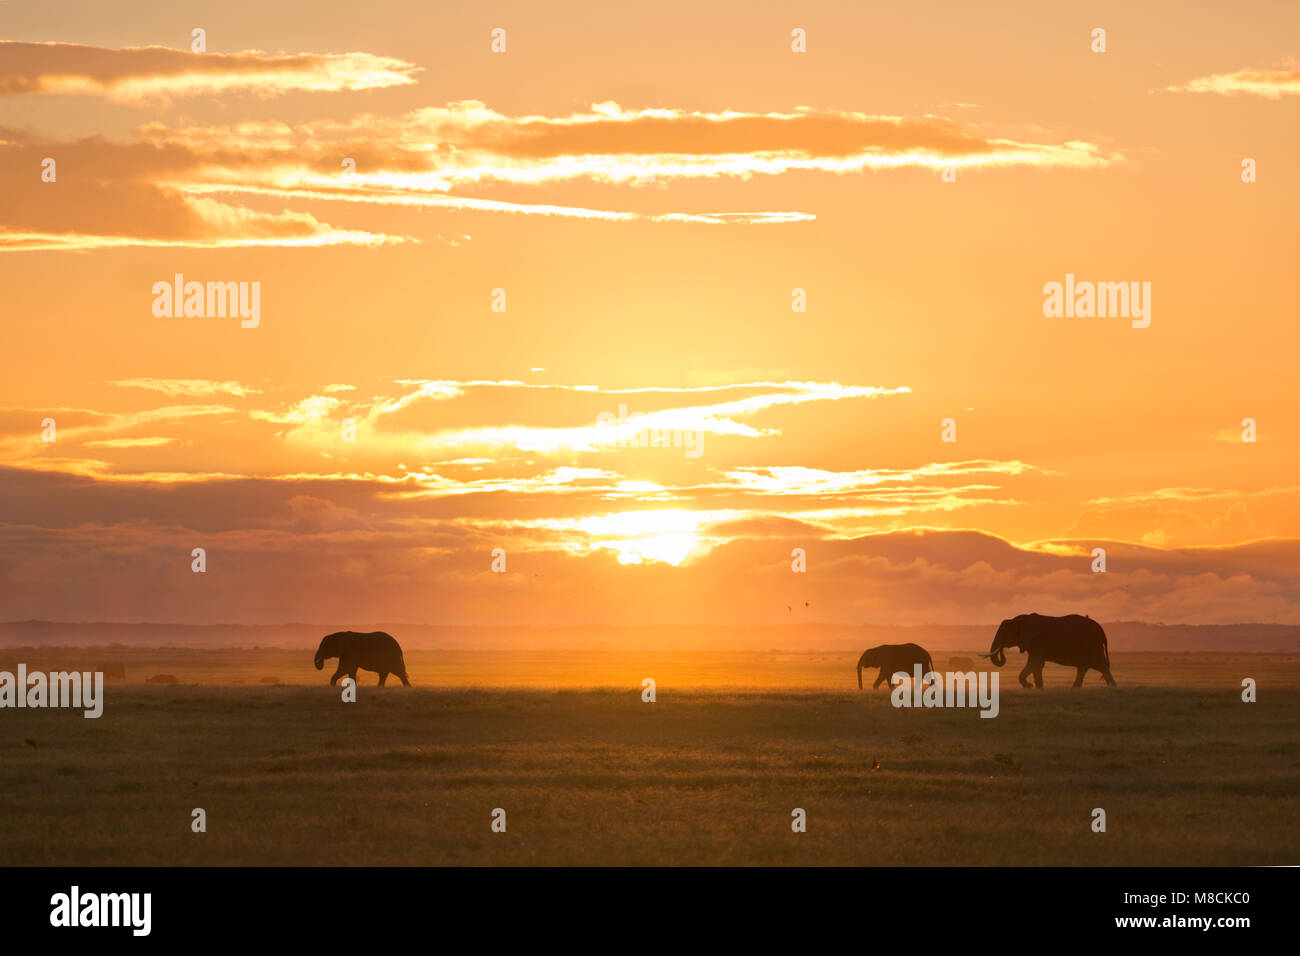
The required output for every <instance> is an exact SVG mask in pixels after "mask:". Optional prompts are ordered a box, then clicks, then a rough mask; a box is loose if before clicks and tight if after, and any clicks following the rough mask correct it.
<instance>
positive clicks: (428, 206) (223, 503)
mask: <svg viewBox="0 0 1300 956" xmlns="http://www.w3.org/2000/svg"><path fill="white" fill-rule="evenodd" d="M196 30H197V31H201V32H198V33H196V32H195V31H196ZM1098 30H1102V31H1104V35H1103V34H1099V33H1098V32H1097V31H1098ZM1298 37H1300V7H1298V6H1297V5H1296V4H1294V3H1290V2H1277V3H1271V2H1254V3H1246V4H1242V5H1238V6H1234V7H1232V8H1231V9H1226V8H1224V7H1223V6H1222V5H1221V4H1210V3H1148V4H1141V5H1134V4H1127V3H1114V4H1111V3H1090V4H1086V5H1084V4H1051V5H1043V4H1037V3H1030V2H1025V3H997V4H992V3H912V4H903V5H893V6H890V7H887V8H876V7H874V6H872V5H863V4H849V3H801V4H796V5H791V4H777V3H755V2H745V3H725V2H724V3H717V4H709V5H707V6H702V5H699V4H686V3H674V2H669V3H660V4H655V5H652V6H637V7H634V8H621V7H618V6H617V5H616V6H614V7H610V6H609V5H607V4H596V3H564V2H561V3H549V4H546V5H545V6H542V5H538V4H524V3H517V4H516V3H483V2H475V3H439V4H420V3H414V2H397V0H374V2H371V3H368V4H366V5H365V6H364V9H362V8H357V7H355V6H354V5H351V4H348V5H343V4H336V3H319V2H315V0H313V2H296V0H287V2H282V3H276V4H265V3H246V2H227V3H222V4H199V3H186V2H174V3H153V2H120V3H114V4H104V3H102V2H98V0H96V2H82V0H59V2H35V0H0V288H3V290H4V295H3V297H2V299H0V321H2V322H3V331H4V348H3V350H0V373H2V375H3V377H2V378H0V602H2V603H0V607H2V608H3V611H2V612H0V616H3V617H4V618H5V619H9V620H22V619H28V618H42V619H51V620H64V621H78V620H95V621H113V620H116V621H175V622H184V623H200V624H201V623H217V622H230V623H279V622H288V621H303V622H329V623H334V622H351V623H353V624H355V625H356V626H358V627H363V626H364V625H366V624H367V623H370V622H375V621H418V622H422V623H448V624H475V623H482V624H519V625H537V626H545V625H571V624H593V623H594V624H599V623H608V624H622V625H627V624H654V625H656V626H661V625H665V624H668V625H672V624H680V625H683V626H688V625H705V624H719V625H721V624H727V625H735V624H742V625H763V624H787V623H791V622H795V621H800V622H806V621H826V622H839V623H869V624H882V623H883V624H898V625H906V624H919V623H931V622H934V623H983V622H995V621H997V620H1000V619H1002V618H1004V617H1009V616H1012V615H1014V614H1017V613H1022V612H1026V611H1039V612H1041V613H1051V614H1063V613H1071V612H1077V613H1088V614H1090V615H1092V616H1093V617H1095V618H1098V619H1101V620H1118V619H1125V620H1149V621H1164V622H1168V623H1230V622H1250V621H1267V622H1279V623H1300V471H1298V470H1297V468H1296V463H1297V461H1300V456H1297V454H1296V448H1297V443H1298V442H1300V424H1297V423H1298V422H1300V397H1298V396H1297V392H1296V389H1295V379H1294V376H1295V370H1296V355H1297V345H1300V333H1297V331H1296V329H1297V319H1298V318H1300V316H1298V315H1297V306H1296V303H1297V301H1298V300H1297V295H1296V285H1297V275H1298V274H1300V273H1298V270H1297V267H1296V262H1297V259H1296V256H1297V241H1296V236H1297V212H1298V206H1300V177H1298V176H1297V172H1298V167H1300V65H1298V61H1297V57H1300V47H1298V46H1297V38H1298ZM1103 43H1104V49H1101V48H1100V47H1101V45H1102V44H1103ZM178 276H179V277H180V278H177V277H178ZM1067 277H1068V278H1067ZM186 283H198V284H199V285H198V286H196V287H194V288H196V289H197V294H195V295H191V294H190V293H191V292H192V291H193V289H190V290H187V289H186ZM226 283H233V284H234V285H232V286H229V287H227V286H226V285H225V284H226ZM1051 283H1059V284H1061V286H1062V287H1065V286H1066V285H1067V284H1068V285H1070V286H1071V289H1072V292H1073V291H1074V289H1077V288H1078V287H1080V284H1087V283H1097V284H1103V283H1123V284H1124V285H1123V288H1124V290H1125V291H1126V292H1130V291H1131V293H1132V295H1131V302H1130V306H1131V307H1132V308H1131V309H1130V311H1132V312H1134V313H1135V314H1134V315H1128V314H1114V313H1115V312H1116V311H1118V304H1119V301H1120V300H1119V298H1118V291H1117V290H1118V288H1119V286H1113V287H1110V294H1111V296H1113V301H1111V300H1110V299H1107V301H1108V302H1109V304H1110V305H1112V306H1116V308H1113V309H1111V310H1109V311H1110V312H1111V313H1112V314H1105V315H1102V314H1092V315H1088V314H1087V313H1086V311H1085V309H1084V308H1083V307H1080V308H1079V309H1078V310H1077V312H1079V313H1083V314H1074V313H1075V312H1076V310H1075V309H1073V308H1072V309H1071V310H1070V313H1071V314H1069V315H1056V314H1048V313H1050V312H1051V309H1050V308H1048V305H1047V300H1048V298H1049V289H1050V284H1051ZM177 284H179V293H178V294H175V295H174V294H173V287H174V286H176V285H177ZM209 284H211V285H209ZM240 284H242V291H243V294H244V299H243V304H244V305H245V311H244V313H242V314H240V313H237V312H235V310H234V309H233V301H232V308H231V309H230V310H229V311H227V310H225V309H221V308H218V306H219V305H220V302H219V301H218V299H217V298H216V291H217V289H218V286H219V289H220V292H221V295H222V297H224V295H225V293H226V292H227V291H230V292H238V291H239V289H240ZM1067 295H1071V294H1070V293H1067ZM254 296H255V298H254ZM1103 298H1104V297H1103ZM187 299H188V305H187V301H186V300H187ZM1139 302H1141V303H1142V310H1140V311H1141V314H1137V312H1138V311H1139V310H1137V306H1138V303H1139ZM1076 304H1078V303H1077V302H1076V301H1075V300H1074V299H1073V298H1072V296H1071V305H1072V306H1073V305H1076ZM254 306H255V307H254ZM1093 311H1094V312H1097V311H1099V310H1097V309H1094V310H1093ZM1100 311H1106V310H1100ZM220 313H224V314H220ZM638 416H645V417H638ZM1247 420H1249V421H1247ZM1248 438H1249V439H1251V440H1246V439H1248ZM640 439H645V440H644V441H640ZM638 444H641V445H644V446H645V447H638ZM196 548H201V549H203V553H204V558H203V560H204V565H203V567H204V570H203V571H202V572H201V573H199V572H196V571H195V570H194V562H195V558H194V549H196ZM496 549H500V550H499V551H498V550H496ZM1097 549H1102V551H1103V552H1104V562H1105V570H1104V572H1103V571H1101V570H1100V566H1099V563H1098V562H1099V559H1098V557H1097ZM494 554H495V555H496V556H495V557H494ZM494 565H495V567H496V570H494Z"/></svg>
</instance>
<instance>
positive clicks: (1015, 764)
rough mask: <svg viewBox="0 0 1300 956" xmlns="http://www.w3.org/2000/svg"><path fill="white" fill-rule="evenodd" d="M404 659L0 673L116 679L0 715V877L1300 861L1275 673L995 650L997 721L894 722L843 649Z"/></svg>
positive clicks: (1282, 681)
mask: <svg viewBox="0 0 1300 956" xmlns="http://www.w3.org/2000/svg"><path fill="white" fill-rule="evenodd" d="M967 656H973V655H970V654H968V655H967ZM407 657H408V664H409V666H410V670H411V677H412V680H413V681H414V682H415V683H416V685H417V686H416V687H414V688H412V689H409V690H407V689H404V688H401V687H400V686H398V687H388V688H384V689H380V688H377V687H375V686H373V682H374V680H375V677H374V675H373V674H368V673H366V672H362V686H361V687H360V690H359V700H358V702H357V703H355V704H343V703H342V702H341V701H340V699H339V692H338V691H337V690H334V689H331V688H329V687H327V686H325V677H327V676H328V674H326V675H321V674H319V673H317V672H316V671H314V670H313V669H312V668H311V663H310V651H307V652H306V653H305V654H304V653H303V652H301V651H298V652H286V651H278V650H242V651H233V650H232V651H185V650H175V651H172V650H161V649H149V650H131V651H126V650H120V649H115V650H111V651H110V650H104V649H100V650H95V651H76V650H72V649H62V650H46V651H43V652H37V651H30V652H21V653H15V652H12V651H5V652H0V668H11V667H12V666H13V662H14V661H16V660H23V661H24V662H25V663H26V664H27V665H28V667H29V669H59V668H60V667H63V666H75V665H76V664H81V665H82V666H86V665H85V662H86V661H88V660H94V661H108V660H117V661H124V662H125V663H126V666H127V674H128V678H129V681H128V683H127V684H117V683H114V684H111V685H110V686H109V688H108V691H107V699H106V703H105V711H104V716H103V717H102V718H101V719H99V720H85V719H83V718H82V717H81V716H80V713H79V712H74V711H66V710H25V709H24V710H3V711H0V821H2V822H0V863H3V864H19V863H26V864H73V865H109V864H114V865H115V864H290V863H301V864H308V863H309V864H442V863H446V864H540V863H553V864H666V865H684V864H711V863H725V864H866V865H899V864H908V865H935V864H939V865H947V864H993V865H999V864H1065V865H1070V864H1102V865H1138V864H1142V865H1150V864H1172V865H1182V864H1209V865H1216V864H1224V865H1226V864H1269V863H1273V864H1277V863H1298V862H1300V847H1298V846H1297V844H1298V842H1300V841H1298V840H1297V836H1296V833H1297V828H1296V822H1295V821H1296V813H1297V809H1298V808H1300V748H1298V747H1297V742H1296V737H1297V734H1296V731H1297V728H1300V660H1297V659H1296V658H1295V657H1285V656H1281V655H1258V656H1254V655H1252V656H1236V657H1233V656H1230V655H1168V654H1166V655H1158V654H1149V655H1147V654H1134V655H1121V654H1116V655H1115V657H1114V671H1115V675H1116V678H1117V680H1119V681H1120V686H1119V687H1118V688H1116V689H1114V690H1108V689H1107V688H1105V687H1104V686H1103V685H1101V683H1100V682H1099V680H1098V679H1097V675H1095V674H1091V675H1090V676H1089V681H1088V683H1087V684H1086V685H1085V687H1084V688H1083V689H1081V690H1078V691H1072V690H1070V689H1069V686H1068V685H1069V682H1070V680H1071V678H1072V674H1073V672H1072V671H1071V670H1067V669H1065V668H1060V667H1054V666H1050V665H1049V667H1048V669H1047V671H1046V683H1047V689H1046V690H1045V691H1043V692H1026V691H1023V690H1021V689H1020V688H1019V686H1018V685H1017V684H1016V683H1015V674H1016V673H1017V672H1018V670H1019V666H1020V663H1019V659H1018V658H1016V657H1013V659H1012V660H1011V661H1009V662H1008V665H1007V666H1006V667H1005V668H1003V669H1002V671H1001V675H1002V679H1003V680H1002V695H1001V714H1000V716H999V717H997V718H996V719H993V720H987V719H980V718H979V717H978V712H977V711H975V710H895V709H894V708H892V707H890V706H889V701H888V695H887V694H886V693H885V692H884V691H879V692H877V693H875V694H872V693H870V692H859V691H858V690H857V687H856V682H855V677H854V670H853V664H854V660H855V655H853V654H851V653H845V654H837V653H825V654H807V655H796V654H771V653H768V654H753V655H749V654H694V655H692V654H662V655H655V654H632V653H626V654H616V653H610V654H581V653H573V654H563V653H555V654H530V655H512V654H485V653H473V652H426V653H419V652H415V653H410V654H408V655H407ZM935 657H936V663H937V664H939V665H940V666H941V668H942V667H943V665H945V664H946V662H947V660H948V657H949V655H948V654H947V653H940V654H936V655H935ZM944 669H946V668H944ZM159 672H166V673H172V674H174V675H176V676H177V677H178V678H180V679H181V680H182V681H183V683H181V684H179V685H176V686H167V687H155V686H144V685H142V684H138V683H134V682H136V681H141V680H143V678H144V677H146V676H148V675H149V674H152V673H159ZM268 676H277V677H280V678H281V679H282V680H283V681H285V682H286V683H285V684H283V685H281V686H262V685H260V684H258V681H259V680H260V679H261V678H262V677H268ZM1246 676H1249V677H1254V678H1255V679H1256V680H1257V681H1258V682H1259V686H1260V689H1259V702H1258V703H1255V704H1244V703H1242V702H1241V701H1240V696H1239V695H1240V681H1241V678H1242V677H1246ZM643 677H654V678H655V679H656V681H657V682H658V700H657V702H655V703H653V704H648V703H643V702H642V701H641V698H640V681H641V678H643ZM871 679H874V673H871V674H869V675H868V680H871ZM236 681H239V682H242V683H238V684H237V683H235V682H236ZM475 685H479V686H475ZM489 685H495V686H489ZM28 740H30V741H31V742H33V743H34V744H35V747H33V746H31V745H30V744H28V743H25V741H28ZM877 763H878V764H879V767H878V769H875V768H873V767H874V765H875V764H877ZM194 807H202V808H204V809H205V810H206V812H207V832H206V833H193V832H191V829H190V820H191V810H192V809H193V808H194ZM497 807H501V808H504V809H505V810H506V813H507V830H506V832H505V833H493V832H492V831H491V829H490V821H491V814H492V811H493V809H494V808H497ZM795 807H800V808H803V809H804V810H806V811H807V819H808V824H807V832H806V833H793V832H791V829H790V821H791V810H792V809H793V808H795ZM1094 807H1101V808H1104V809H1105V810H1106V813H1107V816H1108V832H1106V833H1093V832H1091V830H1090V827H1089V824H1090V822H1091V814H1092V810H1093V808H1094Z"/></svg>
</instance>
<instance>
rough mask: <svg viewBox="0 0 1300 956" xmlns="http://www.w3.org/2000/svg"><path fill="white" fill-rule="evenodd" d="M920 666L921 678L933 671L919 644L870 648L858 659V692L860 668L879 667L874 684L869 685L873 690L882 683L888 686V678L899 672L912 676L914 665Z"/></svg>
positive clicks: (925, 653)
mask: <svg viewBox="0 0 1300 956" xmlns="http://www.w3.org/2000/svg"><path fill="white" fill-rule="evenodd" d="M916 664H920V665H921V676H923V677H924V676H925V675H926V674H928V673H930V671H932V670H934V665H933V664H932V663H931V662H930V652H929V651H927V650H926V649H925V648H924V647H922V646H921V645H920V644H881V645H880V646H879V647H870V648H867V650H865V651H863V652H862V656H861V657H859V658H858V690H862V668H864V667H879V668H880V674H879V676H877V677H876V682H875V683H874V684H872V685H871V689H872V690H875V689H876V688H877V687H879V686H880V682H881V681H884V682H885V685H886V686H888V685H889V682H890V680H889V679H890V678H891V677H893V676H894V675H895V674H896V673H898V672H899V671H903V672H904V673H906V674H907V675H908V676H909V677H910V676H912V668H913V666H914V665H916Z"/></svg>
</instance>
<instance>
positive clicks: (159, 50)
mask: <svg viewBox="0 0 1300 956" xmlns="http://www.w3.org/2000/svg"><path fill="white" fill-rule="evenodd" d="M417 72H419V68H418V67H416V66H415V65H413V64H411V63H407V62H405V61H404V60H399V59H395V58H393V57H385V56H375V55H374V54H370V53H266V52H263V51H261V50H244V51H242V52H239V53H215V52H210V53H194V52H191V51H189V50H176V49H171V48H169V47H160V46H148V47H122V48H120V49H111V48H105V47H96V46H86V45H84V44H80V43H57V42H52V43H23V42H14V41H0V96H17V95H21V94H29V93H40V94H50V95H85V96H101V97H104V98H106V99H110V100H114V101H116V102H120V103H132V104H139V103H145V102H149V101H156V100H165V99H170V98H172V97H193V96H212V95H220V94H228V93H252V94H253V95H255V96H258V97H263V98H265V97H273V96H283V95H284V94H286V93H291V92H299V91H305V92H338V91H340V90H370V89H381V88H384V87H391V86H405V85H408V84H411V83H414V82H415V79H414V75H413V74H415V73H417Z"/></svg>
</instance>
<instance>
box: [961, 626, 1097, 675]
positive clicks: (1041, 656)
mask: <svg viewBox="0 0 1300 956" xmlns="http://www.w3.org/2000/svg"><path fill="white" fill-rule="evenodd" d="M1009 647H1014V648H1015V649H1016V650H1018V651H1024V652H1025V653H1027V654H1028V655H1029V660H1028V661H1027V662H1026V663H1025V669H1024V670H1022V671H1021V672H1020V684H1021V686H1022V687H1028V686H1029V681H1028V680H1027V679H1026V678H1027V677H1028V676H1029V675H1030V674H1033V675H1034V685H1035V686H1036V687H1038V688H1039V689H1040V690H1041V689H1042V687H1043V664H1045V663H1047V662H1049V661H1050V662H1051V663H1053V664H1064V665H1066V666H1067V667H1073V668H1075V669H1076V673H1075V675H1074V686H1075V687H1082V686H1083V675H1084V674H1086V673H1087V672H1088V669H1089V668H1094V669H1096V670H1098V671H1100V672H1101V676H1102V679H1103V680H1105V681H1106V683H1107V684H1109V685H1110V686H1111V687H1114V686H1115V678H1113V677H1111V676H1110V649H1109V648H1108V647H1107V645H1106V632H1105V631H1103V630H1102V629H1101V625H1100V624H1098V623H1097V622H1096V621H1094V620H1093V619H1092V618H1090V617H1086V616H1085V615H1082V614H1067V615H1065V616H1064V617H1048V616H1047V615H1046V614H1021V615H1019V616H1017V617H1013V618H1010V619H1009V620H1006V621H1003V622H1002V624H1001V625H1000V626H999V627H998V632H997V634H995V635H994V636H993V646H992V647H990V648H989V652H988V653H987V654H981V655H980V657H987V658H989V660H990V661H991V662H992V663H993V665H994V666H995V667H1001V666H1002V665H1004V664H1005V663H1006V662H1007V655H1006V650H1007V648H1009Z"/></svg>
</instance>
